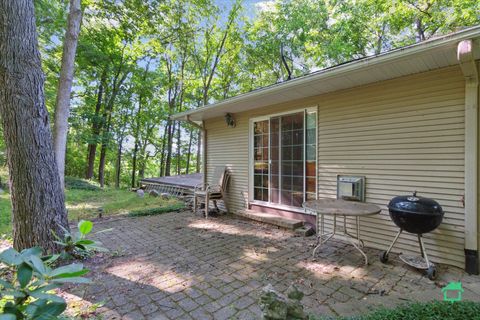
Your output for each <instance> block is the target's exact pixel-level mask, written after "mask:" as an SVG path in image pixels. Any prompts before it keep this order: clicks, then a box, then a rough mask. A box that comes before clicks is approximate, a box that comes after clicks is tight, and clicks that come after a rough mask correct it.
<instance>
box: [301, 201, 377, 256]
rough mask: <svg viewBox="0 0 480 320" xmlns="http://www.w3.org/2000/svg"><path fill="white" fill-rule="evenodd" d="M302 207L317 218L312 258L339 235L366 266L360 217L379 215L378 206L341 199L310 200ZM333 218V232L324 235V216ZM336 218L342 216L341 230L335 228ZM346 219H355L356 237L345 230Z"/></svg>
mask: <svg viewBox="0 0 480 320" xmlns="http://www.w3.org/2000/svg"><path fill="white" fill-rule="evenodd" d="M303 207H304V208H305V210H306V211H307V212H311V213H314V214H315V215H316V216H317V219H316V228H317V244H316V246H315V249H313V257H315V253H316V252H317V250H318V249H319V248H320V247H321V246H322V244H324V243H325V242H327V241H328V240H330V239H331V238H333V237H334V236H336V235H340V236H342V237H343V239H346V240H347V241H348V242H349V243H350V244H352V245H353V246H354V247H355V249H357V250H358V251H359V252H360V253H361V254H362V256H363V257H364V258H365V265H367V264H368V257H367V255H366V254H365V252H363V250H362V248H363V246H364V244H363V241H362V240H361V239H360V217H362V216H370V215H374V214H378V213H380V211H382V209H380V207H379V206H377V205H374V204H370V203H365V202H356V201H346V200H342V199H319V200H310V201H306V202H304V203H303ZM325 215H329V216H333V230H332V232H328V233H325V221H324V216H325ZM337 216H343V228H339V227H337ZM347 217H355V229H356V235H352V234H350V233H349V232H348V230H347Z"/></svg>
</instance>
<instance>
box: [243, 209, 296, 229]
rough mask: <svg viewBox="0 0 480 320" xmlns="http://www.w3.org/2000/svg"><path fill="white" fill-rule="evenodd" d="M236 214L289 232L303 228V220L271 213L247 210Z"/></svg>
mask: <svg viewBox="0 0 480 320" xmlns="http://www.w3.org/2000/svg"><path fill="white" fill-rule="evenodd" d="M235 214H236V215H239V216H241V217H244V218H247V219H251V220H255V221H259V222H263V223H268V224H273V225H275V226H278V227H281V228H285V229H289V230H295V229H297V228H300V227H302V226H303V221H302V220H297V219H291V218H285V217H280V216H277V215H274V214H270V213H263V212H258V211H253V210H245V211H239V212H236V213H235Z"/></svg>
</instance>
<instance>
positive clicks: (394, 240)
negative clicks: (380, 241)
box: [386, 229, 403, 256]
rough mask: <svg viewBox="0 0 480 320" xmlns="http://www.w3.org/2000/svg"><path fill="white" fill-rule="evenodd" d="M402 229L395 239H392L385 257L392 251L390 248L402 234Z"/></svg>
mask: <svg viewBox="0 0 480 320" xmlns="http://www.w3.org/2000/svg"><path fill="white" fill-rule="evenodd" d="M402 231H403V230H402V229H400V231H398V233H397V235H396V236H395V239H393V242H392V244H391V245H390V247H388V250H387V252H386V255H387V256H388V254H389V253H390V251H392V248H393V246H394V245H395V242H397V240H398V237H400V235H401V234H402Z"/></svg>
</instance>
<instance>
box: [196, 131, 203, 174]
mask: <svg viewBox="0 0 480 320" xmlns="http://www.w3.org/2000/svg"><path fill="white" fill-rule="evenodd" d="M201 145H202V132H201V131H200V130H198V138H197V167H196V169H197V173H199V172H200V163H201V158H202V154H201Z"/></svg>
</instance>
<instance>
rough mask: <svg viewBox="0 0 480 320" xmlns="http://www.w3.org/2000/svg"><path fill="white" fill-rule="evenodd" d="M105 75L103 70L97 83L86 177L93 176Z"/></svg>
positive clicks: (90, 177)
mask: <svg viewBox="0 0 480 320" xmlns="http://www.w3.org/2000/svg"><path fill="white" fill-rule="evenodd" d="M106 77H107V72H106V71H104V72H103V74H102V78H101V79H100V84H99V85H98V93H97V104H96V105H95V115H94V118H93V121H92V135H93V138H94V139H95V140H94V141H93V142H90V143H89V144H88V159H87V163H88V164H87V173H86V175H85V178H86V179H92V178H93V168H94V165H95V155H96V153H97V139H98V135H99V134H100V123H99V116H100V109H101V107H102V99H103V88H104V84H105V81H106Z"/></svg>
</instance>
